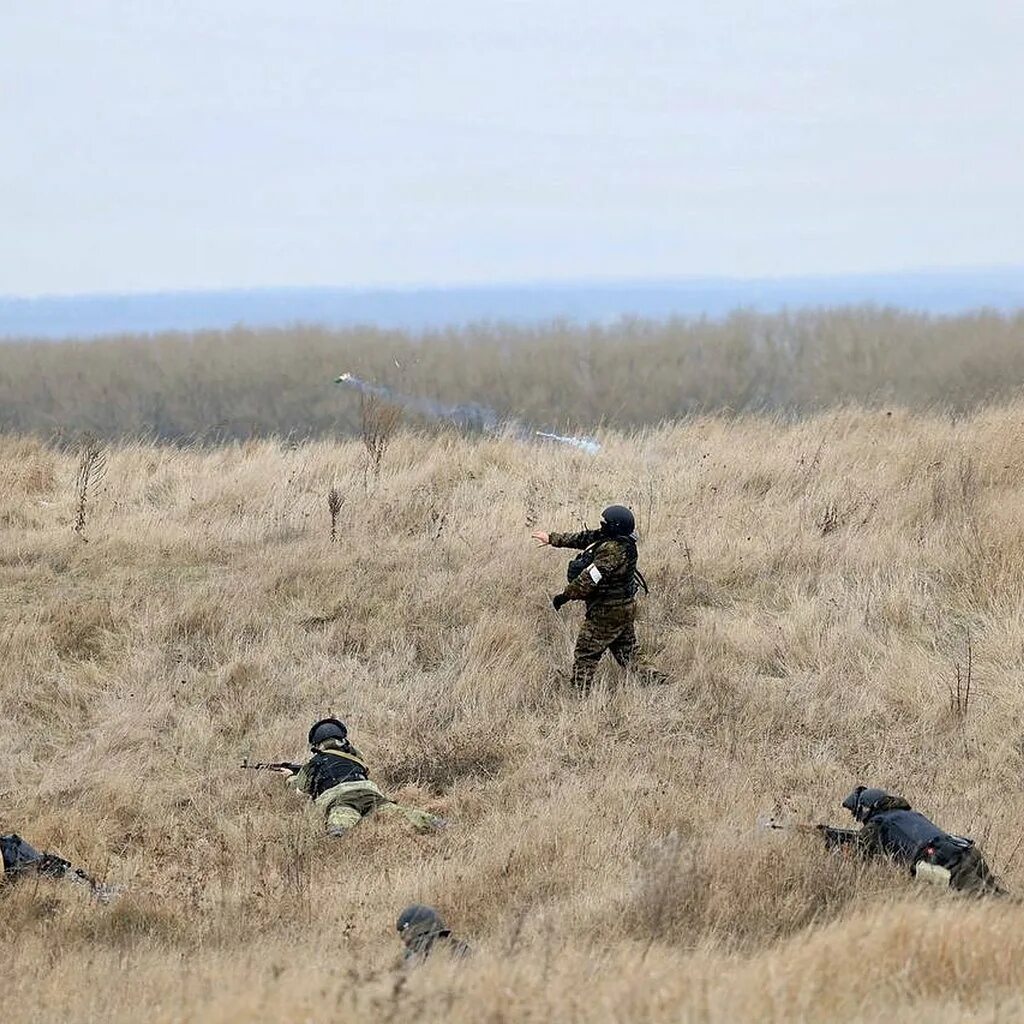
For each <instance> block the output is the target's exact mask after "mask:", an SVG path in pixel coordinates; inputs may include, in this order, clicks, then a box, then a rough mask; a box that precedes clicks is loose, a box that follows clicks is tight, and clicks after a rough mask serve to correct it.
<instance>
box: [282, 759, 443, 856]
mask: <svg viewBox="0 0 1024 1024" xmlns="http://www.w3.org/2000/svg"><path fill="white" fill-rule="evenodd" d="M369 774H370V770H369V768H368V767H367V766H366V762H365V761H363V759H362V756H361V755H360V753H359V751H358V750H356V748H355V747H353V746H352V744H351V743H349V742H348V741H347V740H344V741H343V740H335V739H329V740H324V742H323V743H320V744H319V745H318V746H316V747H315V748H314V750H313V754H312V756H311V757H310V758H309V760H308V761H307V762H306V763H305V764H304V765H303V766H302V768H300V769H299V771H298V773H297V774H295V775H293V776H292V777H291V778H290V779H289V780H288V781H289V782H290V783H291V784H292V785H293V786H295V788H296V789H297V790H298V791H299V792H300V793H305V794H306V795H307V796H309V797H312V799H313V803H314V804H315V805H316V806H317V807H318V808H319V809H320V810H322V811H323V812H324V826H325V828H326V829H327V832H328V834H329V835H332V836H343V835H344V834H345V833H346V832H348V831H349V830H350V829H351V828H353V827H354V826H355V825H358V824H359V822H360V821H361V820H362V819H363V818H365V817H366V816H367V815H369V814H373V813H377V814H381V815H392V816H393V815H396V814H397V815H399V816H401V817H403V818H405V819H406V821H408V822H409V823H410V824H411V825H412V826H413V828H415V829H416V830H417V831H418V832H430V831H433V830H434V829H437V828H439V827H440V826H441V825H442V824H443V822H442V820H441V819H440V818H438V817H437V816H436V815H433V814H429V813H428V812H426V811H421V810H419V809H418V808H416V807H407V806H405V805H404V804H400V803H397V802H396V801H394V800H391V799H390V798H389V797H386V796H385V795H384V794H383V793H382V792H381V791H380V788H379V787H378V786H377V784H376V783H375V782H371V781H370V780H369V778H368V776H369Z"/></svg>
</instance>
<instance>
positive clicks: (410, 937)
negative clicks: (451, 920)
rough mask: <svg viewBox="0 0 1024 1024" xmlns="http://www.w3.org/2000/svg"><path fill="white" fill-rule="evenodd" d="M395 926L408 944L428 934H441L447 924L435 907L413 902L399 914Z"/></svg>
mask: <svg viewBox="0 0 1024 1024" xmlns="http://www.w3.org/2000/svg"><path fill="white" fill-rule="evenodd" d="M395 928H396V929H397V931H398V934H399V935H401V937H402V941H403V942H404V943H405V944H406V945H408V944H409V943H411V942H415V941H416V940H417V939H421V938H424V937H426V936H430V935H440V934H441V933H442V932H443V931H445V924H444V918H442V917H441V915H440V914H439V913H438V912H437V911H436V910H435V909H434V908H433V907H428V906H425V905H424V904H422V903H413V904H412V906H409V907H406V908H405V910H403V911H402V912H401V914H399V915H398V921H397V923H396V924H395Z"/></svg>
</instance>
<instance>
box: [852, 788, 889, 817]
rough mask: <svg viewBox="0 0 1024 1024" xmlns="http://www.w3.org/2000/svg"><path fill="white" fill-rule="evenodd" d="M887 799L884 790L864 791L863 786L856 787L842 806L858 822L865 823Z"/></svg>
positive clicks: (887, 796) (887, 795)
mask: <svg viewBox="0 0 1024 1024" xmlns="http://www.w3.org/2000/svg"><path fill="white" fill-rule="evenodd" d="M888 799H889V794H888V793H887V792H886V791H885V790H884V789H877V788H875V789H865V788H864V786H858V787H857V788H856V789H855V790H854V791H853V792H852V793H850V795H849V796H848V797H847V798H846V799H845V800H844V801H843V806H844V807H845V808H846V809H847V810H848V811H849V812H850V813H851V814H852V815H853V816H854V817H855V818H856V819H857V820H858V821H867V820H868V818H869V817H871V814H872V812H873V811H875V810H876V809H877V808H878V805H879V804H880V803H882V801H883V800H888Z"/></svg>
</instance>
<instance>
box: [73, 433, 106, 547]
mask: <svg viewBox="0 0 1024 1024" xmlns="http://www.w3.org/2000/svg"><path fill="white" fill-rule="evenodd" d="M106 468H107V448H106V446H105V445H104V444H102V443H101V442H100V441H98V440H97V439H96V438H95V437H87V438H85V439H84V440H83V442H82V447H81V452H80V455H79V458H78V472H77V473H76V474H75V525H74V532H75V533H77V534H78V535H79V536H80V537H82V536H84V534H85V526H86V520H87V510H88V501H89V495H90V494H91V493H92V491H93V488H94V487H95V486H96V484H98V483H99V481H100V480H101V479H102V477H103V474H104V473H105V472H106Z"/></svg>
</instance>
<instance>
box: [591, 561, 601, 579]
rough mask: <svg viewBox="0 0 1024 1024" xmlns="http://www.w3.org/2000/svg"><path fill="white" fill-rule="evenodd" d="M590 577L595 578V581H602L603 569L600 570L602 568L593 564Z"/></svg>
mask: <svg viewBox="0 0 1024 1024" xmlns="http://www.w3.org/2000/svg"><path fill="white" fill-rule="evenodd" d="M590 578H591V579H592V580H593V581H594V582H595V583H600V582H601V579H602V576H601V570H600V569H598V567H597V566H596V565H592V566H591V567H590Z"/></svg>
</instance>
